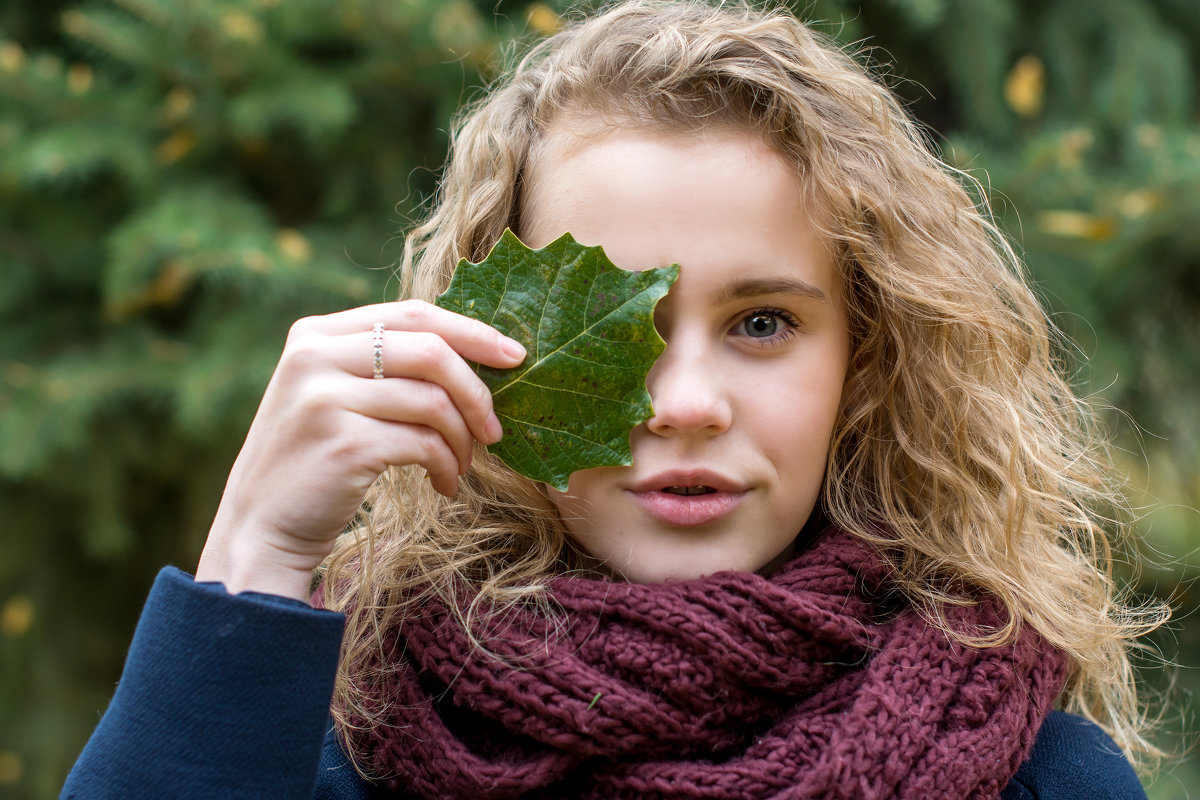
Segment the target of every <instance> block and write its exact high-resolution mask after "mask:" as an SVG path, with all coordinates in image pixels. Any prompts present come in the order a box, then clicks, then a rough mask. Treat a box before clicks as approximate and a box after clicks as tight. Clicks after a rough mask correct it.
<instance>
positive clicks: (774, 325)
mask: <svg viewBox="0 0 1200 800" xmlns="http://www.w3.org/2000/svg"><path fill="white" fill-rule="evenodd" d="M742 327H743V329H744V330H745V331H746V335H748V336H753V337H755V338H759V337H766V336H774V335H775V332H776V331H777V330H779V318H778V317H776V316H774V315H772V314H761V313H758V314H755V315H754V316H751V317H746V319H745V320H743V321H742Z"/></svg>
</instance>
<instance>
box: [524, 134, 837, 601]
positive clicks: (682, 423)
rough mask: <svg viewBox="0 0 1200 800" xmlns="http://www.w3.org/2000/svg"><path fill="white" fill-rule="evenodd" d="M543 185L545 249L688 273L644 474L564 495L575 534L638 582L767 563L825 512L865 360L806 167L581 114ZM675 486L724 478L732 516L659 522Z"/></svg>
mask: <svg viewBox="0 0 1200 800" xmlns="http://www.w3.org/2000/svg"><path fill="white" fill-rule="evenodd" d="M530 185H531V189H530V193H529V201H528V208H529V211H530V213H528V214H527V219H529V224H528V225H527V226H526V228H525V230H523V231H522V233H523V236H524V237H525V239H526V242H527V244H529V245H530V246H532V247H542V246H544V245H546V244H547V243H549V242H550V241H552V240H553V239H555V238H557V237H558V236H559V235H560V234H561V233H562V232H563V231H570V232H571V233H572V235H573V236H574V237H575V238H576V239H577V240H578V241H580V242H582V243H585V244H600V245H603V247H604V249H605V252H606V253H607V254H608V256H609V257H610V258H611V259H612V260H613V262H614V263H615V264H617V265H618V266H620V267H623V268H626V269H644V268H647V267H655V266H663V265H666V264H670V263H672V262H678V263H679V264H680V278H679V280H678V282H677V283H676V284H675V286H674V287H673V288H672V290H671V292H670V293H669V294H668V295H667V296H666V297H665V298H664V299H663V300H662V301H661V302H660V304H659V306H658V309H657V311H656V316H655V323H656V326H657V328H658V329H659V332H660V334H661V335H662V336H663V338H664V340H665V341H666V342H667V348H666V350H665V352H664V353H663V355H662V356H661V357H660V358H659V360H658V361H657V362H656V363H655V365H654V368H653V369H652V370H651V372H650V375H649V377H648V378H647V387H648V389H649V392H650V396H651V399H652V402H653V405H654V411H655V414H654V416H653V417H652V418H651V419H650V420H648V421H647V422H646V423H644V424H642V425H640V426H638V427H637V428H636V429H635V430H634V431H633V434H632V436H631V438H630V443H631V447H632V450H633V466H631V467H616V468H614V467H606V468H598V469H591V470H583V471H580V472H577V473H575V474H574V475H572V477H571V479H570V483H569V485H568V488H567V491H566V492H565V493H561V494H560V493H558V492H555V491H553V490H548V491H549V495H550V497H551V499H552V501H553V502H554V503H555V505H556V506H557V507H558V509H559V511H560V513H561V514H562V516H563V519H564V521H565V523H566V525H567V528H568V531H569V533H570V535H571V537H572V538H573V539H574V541H575V542H576V543H577V544H578V545H580V546H581V547H582V548H583V549H584V550H585V551H586V552H587V553H588V554H590V555H591V556H592V557H593V558H595V559H596V560H597V561H598V562H599V563H600V564H601V565H602V566H603V567H604V568H606V569H608V570H610V571H612V572H614V573H616V574H619V575H621V576H623V577H625V578H626V579H628V580H631V581H636V582H655V581H662V580H666V579H671V578H689V577H697V576H700V575H705V574H709V573H712V572H716V571H720V570H743V571H756V570H760V569H763V568H764V567H768V566H769V565H770V564H772V562H774V561H776V560H777V559H778V558H779V557H781V556H783V555H786V554H787V552H788V550H789V548H790V546H791V544H792V542H793V541H794V540H795V537H796V535H797V533H798V532H799V531H800V529H801V528H802V527H803V525H804V523H805V521H806V520H807V519H808V518H809V516H810V514H811V513H812V510H813V508H814V506H815V505H816V502H817V498H818V495H819V493H820V488H821V483H822V480H823V477H824V471H825V464H826V461H827V458H828V454H829V443H830V439H831V436H832V433H833V427H834V423H835V420H836V417H837V412H838V408H839V405H840V402H841V395H842V387H843V384H844V381H845V375H846V368H847V363H848V359H849V352H850V336H849V333H848V329H847V324H846V318H845V313H844V310H843V306H842V302H841V286H840V283H841V281H840V278H839V277H838V275H837V272H836V270H835V266H834V262H833V259H832V257H831V255H830V253H829V252H828V250H827V249H826V247H825V245H824V242H823V240H822V238H821V237H820V236H819V235H818V234H817V232H816V230H815V228H814V226H813V222H812V210H811V209H810V208H808V207H807V206H806V204H805V202H804V199H803V197H802V194H801V191H800V187H799V183H798V181H797V179H796V177H795V174H794V170H793V169H792V168H791V167H789V166H788V164H787V163H786V162H784V161H783V159H782V158H780V157H779V156H778V155H777V154H776V153H775V152H774V151H773V150H771V149H770V148H769V147H768V146H767V145H766V144H765V143H763V142H762V141H761V140H760V139H759V138H757V137H756V136H754V135H753V134H751V133H749V132H746V131H741V130H728V129H709V130H707V131H704V132H700V133H675V132H664V131H661V130H648V129H645V128H638V127H617V128H612V129H607V130H602V131H599V132H597V131H595V130H590V129H588V127H587V123H586V121H581V122H577V123H575V124H574V125H572V124H565V125H563V126H561V127H560V128H559V129H557V130H556V131H555V132H553V134H552V135H551V136H550V137H549V140H548V141H547V142H546V143H545V144H544V145H543V147H542V152H541V153H540V157H539V158H538V159H537V161H536V166H535V168H534V169H533V171H532V174H531V182H530ZM768 334H769V335H768ZM664 476H665V477H664ZM677 479H678V481H680V482H689V483H695V484H703V483H707V482H714V481H717V480H719V481H722V482H726V483H727V484H728V485H727V486H725V487H724V488H725V489H726V490H728V491H726V492H724V494H726V495H729V496H730V502H731V503H733V504H734V505H733V508H732V510H730V511H728V512H727V513H724V514H723V515H722V516H720V517H719V518H717V519H714V520H711V521H707V522H704V523H703V524H687V523H684V524H681V523H680V522H678V521H676V520H669V521H664V520H662V519H661V518H659V517H658V516H656V515H655V514H654V513H651V512H650V511H648V509H647V503H646V502H642V500H645V498H646V496H648V495H652V494H653V493H654V491H655V490H657V489H661V488H664V487H663V486H662V484H664V483H667V482H671V483H674V482H676V480H677ZM716 494H717V493H714V495H713V496H710V497H709V499H708V500H707V501H704V500H701V501H700V503H701V504H703V503H704V502H709V503H711V502H712V501H713V500H714V499H715V496H716ZM639 497H641V498H642V499H641V500H639ZM653 499H654V498H651V500H652V501H653ZM697 500H699V498H689V499H686V500H684V499H679V500H674V501H672V504H673V505H674V506H685V507H686V506H687V505H689V504H694V503H695V502H696V501H697ZM649 505H651V506H653V505H655V504H654V503H653V502H650V503H649ZM676 510H678V509H676ZM682 513H684V514H685V515H688V514H689V512H688V511H686V510H685V511H683V512H682ZM689 522H690V521H689Z"/></svg>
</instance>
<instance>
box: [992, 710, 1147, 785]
mask: <svg viewBox="0 0 1200 800" xmlns="http://www.w3.org/2000/svg"><path fill="white" fill-rule="evenodd" d="M1001 797H1002V798H1003V800H1127V799H1128V798H1139V799H1140V800H1144V798H1145V797H1146V793H1145V791H1144V790H1143V789H1142V784H1141V782H1140V781H1139V780H1138V777H1137V773H1135V772H1134V771H1133V767H1132V766H1131V765H1130V764H1129V762H1128V761H1127V760H1126V759H1125V756H1124V754H1123V753H1122V752H1121V749H1120V748H1119V747H1117V745H1116V743H1115V742H1113V740H1112V739H1110V738H1109V736H1108V734H1106V733H1105V732H1104V730H1103V729H1102V728H1100V726H1098V725H1096V724H1094V723H1092V722H1089V721H1088V720H1086V719H1084V718H1083V717H1079V716H1076V715H1074V714H1067V713H1064V712H1062V711H1052V712H1051V713H1050V715H1049V716H1047V717H1046V720H1045V722H1043V723H1042V727H1041V729H1040V730H1039V731H1038V735H1037V741H1036V742H1034V745H1033V751H1032V752H1031V753H1030V754H1029V758H1028V759H1026V761H1025V763H1023V764H1022V765H1021V768H1020V769H1018V770H1017V774H1016V776H1015V777H1014V778H1013V780H1012V782H1011V783H1010V784H1009V785H1008V786H1007V787H1006V788H1005V790H1004V793H1003V794H1002V795H1001Z"/></svg>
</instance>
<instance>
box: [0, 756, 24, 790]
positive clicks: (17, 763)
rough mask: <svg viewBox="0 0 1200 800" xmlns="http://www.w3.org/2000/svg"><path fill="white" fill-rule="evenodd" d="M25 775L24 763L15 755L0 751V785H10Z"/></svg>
mask: <svg viewBox="0 0 1200 800" xmlns="http://www.w3.org/2000/svg"><path fill="white" fill-rule="evenodd" d="M24 774H25V762H24V761H22V760H21V757H20V756H19V755H17V754H16V753H9V752H8V751H0V784H4V785H10V786H11V785H12V784H14V783H17V782H19V781H20V780H21V778H22V776H24Z"/></svg>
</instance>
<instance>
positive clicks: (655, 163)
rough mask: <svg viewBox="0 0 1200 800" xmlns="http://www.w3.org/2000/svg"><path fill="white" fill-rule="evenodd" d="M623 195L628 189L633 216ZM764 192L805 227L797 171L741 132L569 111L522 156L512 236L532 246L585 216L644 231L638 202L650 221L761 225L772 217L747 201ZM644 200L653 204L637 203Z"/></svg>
mask: <svg viewBox="0 0 1200 800" xmlns="http://www.w3.org/2000/svg"><path fill="white" fill-rule="evenodd" d="M631 191H636V192H637V197H636V199H637V200H638V201H639V202H638V203H637V204H636V205H637V206H638V208H637V209H636V210H635V208H634V205H635V204H632V203H630V202H629V200H630V198H629V197H628V194H629V192H631ZM768 196H769V197H770V198H772V199H773V200H774V201H776V202H779V201H782V202H784V203H786V205H787V206H788V207H789V209H793V210H794V211H795V212H796V213H795V214H794V215H793V216H801V215H802V216H804V217H806V218H808V219H809V220H812V221H815V219H814V217H815V215H816V213H817V212H818V211H819V209H817V207H816V205H815V204H814V203H812V202H811V200H810V199H809V193H808V192H807V190H806V184H805V182H803V181H801V179H800V177H799V171H798V169H796V168H795V167H794V166H793V165H791V164H790V163H789V162H788V161H787V160H786V159H785V158H784V157H783V156H781V155H780V154H779V153H778V152H777V151H776V150H775V149H774V148H772V147H771V146H770V145H769V144H768V143H767V142H765V141H764V140H763V139H762V137H761V136H759V135H757V134H756V133H755V132H754V131H752V130H750V129H749V128H747V127H741V126H734V125H726V124H713V125H710V126H708V127H705V128H702V129H697V130H687V129H678V128H675V127H670V126H665V125H661V124H653V123H646V122H643V121H634V120H630V119H628V118H620V117H618V118H612V117H606V116H601V115H599V114H580V113H576V114H572V115H569V116H565V117H563V118H562V119H560V120H558V121H556V122H555V123H554V124H553V125H552V126H551V127H550V128H549V129H548V130H547V132H546V134H545V135H544V136H543V137H542V138H541V140H540V141H539V142H538V143H537V145H536V146H535V147H534V148H533V149H532V151H531V152H530V154H529V159H528V161H527V164H526V168H525V173H524V175H523V191H522V193H521V207H520V209H519V220H520V228H521V230H520V231H518V233H519V234H521V235H522V238H523V239H524V240H525V241H526V242H527V243H528V244H530V245H532V246H538V245H537V244H535V242H534V241H533V240H540V239H541V238H543V236H541V235H535V234H549V233H553V234H555V235H557V234H561V233H563V232H564V231H566V230H568V229H571V232H572V233H578V231H576V230H574V229H572V225H578V222H579V220H580V219H581V218H582V219H586V218H589V217H592V216H604V217H605V218H608V219H610V220H611V219H612V218H614V217H616V218H620V217H622V216H624V217H627V218H628V222H629V224H630V225H632V226H635V227H644V226H645V225H646V224H647V223H648V222H649V221H650V220H648V219H647V218H646V217H644V216H638V215H639V214H642V213H643V212H644V211H645V210H646V208H647V206H650V207H652V210H653V212H654V213H653V219H654V220H655V221H659V222H661V221H663V220H666V219H669V218H671V217H674V216H678V215H681V214H697V213H706V212H707V213H712V214H714V215H716V216H720V215H742V216H746V215H755V214H756V213H757V216H758V218H759V219H760V220H761V221H763V222H764V223H768V222H770V221H772V220H775V221H777V220H778V218H779V216H780V215H778V214H771V213H767V212H769V211H770V210H771V209H770V208H768V207H766V204H764V203H762V202H757V201H760V200H761V199H762V198H765V197H768ZM652 198H657V200H658V203H657V204H654V203H651V202H647V201H648V200H650V199H652ZM705 199H707V200H708V201H709V202H707V203H705V202H704V200H705ZM550 229H553V230H550ZM771 234H772V231H770V230H769V229H764V230H763V235H768V236H769V235H771ZM553 238H554V236H553V235H552V236H550V238H547V239H546V240H545V241H546V242H549V241H551V240H552V239H553ZM576 238H578V236H577V237H576ZM581 241H582V240H581ZM596 243H600V244H602V242H596Z"/></svg>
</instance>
